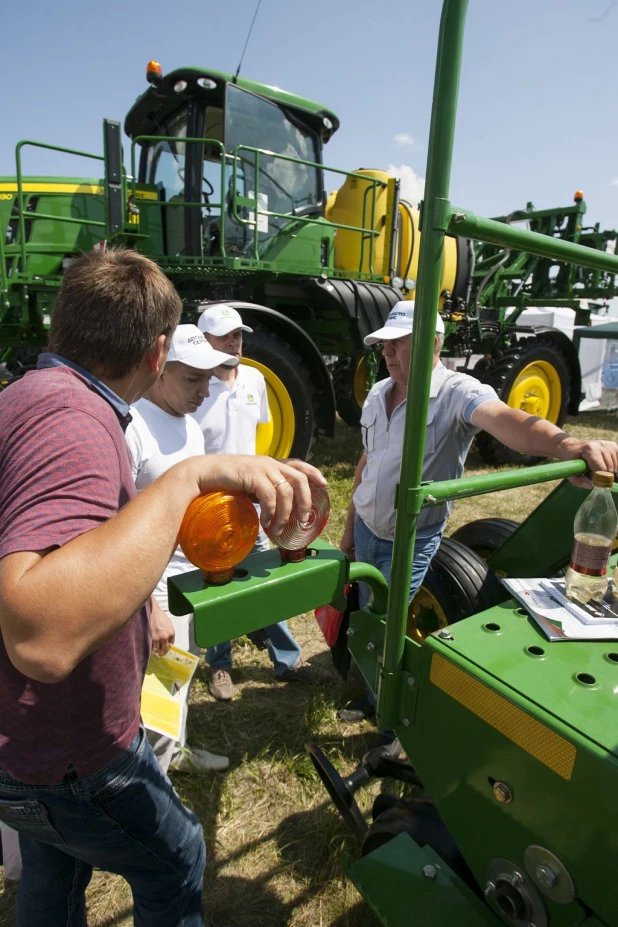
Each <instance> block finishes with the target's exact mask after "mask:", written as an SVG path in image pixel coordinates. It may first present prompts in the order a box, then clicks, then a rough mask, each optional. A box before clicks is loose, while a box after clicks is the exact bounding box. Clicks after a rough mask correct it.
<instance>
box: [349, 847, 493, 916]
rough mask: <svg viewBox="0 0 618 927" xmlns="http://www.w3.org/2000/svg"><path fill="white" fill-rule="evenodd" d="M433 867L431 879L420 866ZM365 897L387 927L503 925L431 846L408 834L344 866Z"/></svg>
mask: <svg viewBox="0 0 618 927" xmlns="http://www.w3.org/2000/svg"><path fill="white" fill-rule="evenodd" d="M425 866H433V868H434V870H435V878H433V879H429V878H427V877H426V876H425V874H424V872H423V867H425ZM348 875H349V877H350V879H351V880H352V881H353V882H354V884H355V885H356V887H357V889H358V890H359V892H360V893H361V895H362V896H363V898H364V899H365V900H366V901H367V902H368V903H369V904H370V905H371V906H372V908H374V910H375V912H376V914H377V915H378V916H379V917H380V919H381V920H382V922H383V923H384V924H386V925H388V927H430V925H431V927H499V925H500V924H501V921H499V920H498V918H496V917H495V915H494V914H492V912H491V911H490V910H489V908H488V907H486V906H485V905H484V904H483V903H482V902H481V901H480V900H479V899H478V898H477V897H476V896H475V895H474V894H473V893H472V892H471V891H470V889H469V888H468V887H467V886H466V885H465V884H464V883H463V882H462V881H461V879H460V878H459V877H458V876H457V875H456V874H455V873H454V872H453V871H452V869H450V868H449V867H448V866H447V865H446V863H445V862H443V860H441V859H440V857H439V856H437V854H436V853H434V852H433V850H431V848H430V847H422V848H421V847H419V846H418V845H417V844H416V843H415V842H414V841H413V840H412V838H411V837H409V836H408V835H407V834H400V835H399V836H398V837H395V838H394V839H393V840H391V841H389V842H388V843H386V844H384V846H382V847H380V848H379V849H378V850H374V852H373V853H370V854H369V855H368V856H365V857H363V858H362V859H360V860H359V861H358V862H356V863H354V864H353V865H351V866H350V867H349V868H348Z"/></svg>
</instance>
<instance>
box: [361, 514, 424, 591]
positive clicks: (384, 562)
mask: <svg viewBox="0 0 618 927" xmlns="http://www.w3.org/2000/svg"><path fill="white" fill-rule="evenodd" d="M441 537H442V531H441V530H439V531H438V532H437V533H435V532H434V533H433V534H429V535H425V536H423V535H420V536H419V535H418V534H417V536H416V543H415V545H414V560H413V562H412V575H411V577H410V598H409V601H410V602H411V601H412V599H413V598H414V596H415V594H416V592H417V590H418V588H419V586H420V585H421V584H422V582H423V580H424V579H425V573H426V572H427V570H428V569H429V564H430V563H431V561H432V558H433V556H434V554H435V552H436V551H437V549H438V547H439V546H440V539H441ZM354 557H355V559H356V560H358V561H360V562H361V563H371V564H372V565H373V566H374V567H377V569H378V570H379V571H380V573H381V574H382V576H383V577H384V579H385V580H386V582H387V583H390V581H391V566H392V561H393V542H392V541H384V540H383V539H382V538H379V537H377V536H376V535H375V534H374V533H373V531H371V530H370V529H369V528H368V527H367V525H366V524H365V522H364V521H363V520H362V518H360V517H359V516H358V515H356V516H355V518H354ZM358 598H359V604H360V607H361V608H364V607H365V605H366V604H367V602H368V601H369V587H368V586H367V585H366V584H365V583H360V584H359V590H358Z"/></svg>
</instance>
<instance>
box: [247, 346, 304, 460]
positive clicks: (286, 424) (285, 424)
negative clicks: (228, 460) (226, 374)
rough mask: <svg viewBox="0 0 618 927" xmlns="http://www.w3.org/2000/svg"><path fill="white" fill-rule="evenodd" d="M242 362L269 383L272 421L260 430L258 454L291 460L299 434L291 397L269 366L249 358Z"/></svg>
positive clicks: (259, 426) (257, 439)
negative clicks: (296, 435) (296, 434)
mask: <svg viewBox="0 0 618 927" xmlns="http://www.w3.org/2000/svg"><path fill="white" fill-rule="evenodd" d="M242 362H243V364H247V365H248V366H249V367H255V369H256V370H259V371H260V373H261V374H262V375H263V376H264V379H265V380H266V392H267V394H268V408H269V410H270V421H269V422H266V423H265V424H263V425H258V427H257V436H256V448H255V449H256V453H257V454H266V455H267V456H269V457H289V456H290V451H291V450H292V444H293V443H294V435H295V433H296V416H295V415H294V406H293V405H292V400H291V399H290V394H289V393H288V391H287V389H286V387H285V385H284V384H283V382H282V381H281V380H280V379H279V377H278V376H277V374H276V373H274V371H272V370H271V369H270V367H265V366H264V364H260V363H259V362H258V361H255V360H252V359H251V358H250V357H243V359H242Z"/></svg>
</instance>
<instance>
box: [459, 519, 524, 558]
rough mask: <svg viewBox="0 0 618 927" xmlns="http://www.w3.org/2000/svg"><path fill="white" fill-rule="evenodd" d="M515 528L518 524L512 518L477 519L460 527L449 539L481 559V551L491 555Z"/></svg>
mask: <svg viewBox="0 0 618 927" xmlns="http://www.w3.org/2000/svg"><path fill="white" fill-rule="evenodd" d="M517 528H519V522H518V521H513V519H512V518H477V519H476V521H469V522H468V524H467V525H462V526H461V528H458V529H457V531H454V532H453V534H451V536H450V537H451V540H453V541H458V542H459V543H460V544H465V546H466V547H469V548H470V549H471V550H473V551H474V552H475V553H476V554H478V555H479V557H483V554H482V553H481V551H487V552H488V553H491V554H493V553H494V552H495V551H496V550H498V548H500V547H502V545H503V544H504V542H505V541H507V540H508V539H509V538H510V536H511V535H512V534H513V532H514V531H515V530H516V529H517Z"/></svg>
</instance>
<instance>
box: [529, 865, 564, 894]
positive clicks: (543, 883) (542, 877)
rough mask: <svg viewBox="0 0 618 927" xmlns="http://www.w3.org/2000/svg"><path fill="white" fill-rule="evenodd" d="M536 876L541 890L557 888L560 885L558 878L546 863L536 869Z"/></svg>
mask: <svg viewBox="0 0 618 927" xmlns="http://www.w3.org/2000/svg"><path fill="white" fill-rule="evenodd" d="M534 876H535V878H536V881H537V882H538V884H539V885H540V887H541V888H555V886H556V885H557V884H558V876H557V875H556V873H555V872H554V870H553V869H551V868H550V867H549V866H548V865H547V864H546V863H541V864H540V865H539V866H537V867H536V869H535V870H534Z"/></svg>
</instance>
